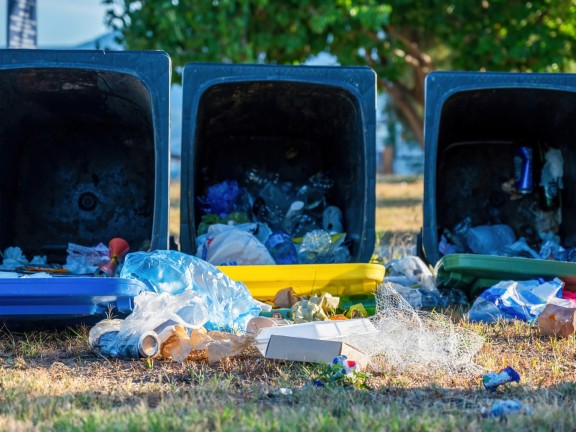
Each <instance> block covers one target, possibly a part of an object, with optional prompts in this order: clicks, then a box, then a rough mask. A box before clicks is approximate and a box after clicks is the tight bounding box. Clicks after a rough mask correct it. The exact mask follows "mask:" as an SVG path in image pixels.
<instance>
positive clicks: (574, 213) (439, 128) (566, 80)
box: [423, 72, 576, 264]
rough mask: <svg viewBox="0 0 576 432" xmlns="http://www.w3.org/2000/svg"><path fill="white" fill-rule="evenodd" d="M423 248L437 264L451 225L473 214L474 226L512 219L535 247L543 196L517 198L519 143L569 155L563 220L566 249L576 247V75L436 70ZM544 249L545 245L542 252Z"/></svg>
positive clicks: (431, 81)
mask: <svg viewBox="0 0 576 432" xmlns="http://www.w3.org/2000/svg"><path fill="white" fill-rule="evenodd" d="M426 91H427V94H426V121H425V145H426V156H425V158H426V161H425V186H424V230H423V246H424V253H425V257H426V259H427V260H428V261H429V262H430V263H431V264H436V262H438V260H439V259H440V257H441V255H440V253H439V251H438V240H439V238H440V235H441V234H442V232H443V230H444V229H445V228H448V229H453V228H454V226H455V225H456V224H457V223H459V222H460V221H462V220H463V219H464V218H466V217H470V218H471V221H472V226H476V225H483V224H507V225H509V226H511V227H512V228H513V230H514V232H515V234H516V237H525V238H526V239H527V241H528V243H529V244H537V243H538V242H539V241H540V240H539V238H538V233H537V232H536V230H535V228H534V212H533V210H535V209H536V208H538V201H539V195H538V192H537V190H535V192H534V193H532V194H529V195H526V196H524V197H523V198H521V199H518V200H511V199H510V197H509V195H507V194H506V193H505V192H503V191H502V184H503V183H504V182H506V181H507V180H510V179H511V178H513V177H514V165H513V157H514V151H515V148H516V146H517V145H518V143H522V142H524V143H528V144H529V145H532V146H533V147H534V158H535V161H534V163H535V167H534V184H535V185H536V186H537V185H538V183H539V180H540V179H539V170H541V165H538V163H537V161H536V158H537V151H538V143H546V144H547V145H549V146H551V147H554V148H559V149H560V150H561V151H562V156H563V158H564V189H563V190H562V191H561V194H562V221H563V223H562V224H561V226H560V232H559V235H560V237H561V239H562V244H563V245H564V246H565V247H572V246H576V223H574V220H576V219H575V217H576V171H575V168H574V166H575V162H576V146H575V143H574V138H573V137H574V136H575V135H576V122H575V121H574V118H576V92H575V91H576V76H572V75H561V74H519V73H448V72H444V73H433V74H430V75H429V77H428V78H427V81H426ZM537 250H538V249H537Z"/></svg>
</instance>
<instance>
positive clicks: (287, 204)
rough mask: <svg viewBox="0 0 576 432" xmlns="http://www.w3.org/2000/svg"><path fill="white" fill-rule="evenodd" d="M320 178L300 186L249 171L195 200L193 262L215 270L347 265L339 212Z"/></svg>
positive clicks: (329, 184)
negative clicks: (196, 221)
mask: <svg viewBox="0 0 576 432" xmlns="http://www.w3.org/2000/svg"><path fill="white" fill-rule="evenodd" d="M333 188H334V180H333V179H332V178H331V176H330V175H329V174H327V173H324V172H318V173H316V174H314V175H312V176H310V177H309V178H308V179H307V181H306V182H304V183H295V182H291V181H286V180H285V179H283V178H280V176H279V174H278V173H272V172H265V171H262V170H258V169H256V168H252V169H250V170H248V171H247V173H246V174H245V176H244V179H242V180H241V181H240V182H239V181H238V180H236V179H231V180H225V181H222V182H219V183H216V184H213V185H211V186H209V187H208V188H207V190H206V193H205V194H204V195H203V196H201V197H198V198H197V199H198V203H199V207H200V212H201V220H200V223H199V224H198V227H197V244H198V250H197V256H198V257H200V258H202V259H204V260H206V261H208V262H210V263H212V264H214V265H217V266H222V265H268V264H313V263H346V262H349V261H350V250H349V242H348V240H347V238H346V232H345V229H344V227H343V218H342V210H341V209H340V208H338V207H337V206H334V205H332V204H331V203H332V202H333V199H332V193H333Z"/></svg>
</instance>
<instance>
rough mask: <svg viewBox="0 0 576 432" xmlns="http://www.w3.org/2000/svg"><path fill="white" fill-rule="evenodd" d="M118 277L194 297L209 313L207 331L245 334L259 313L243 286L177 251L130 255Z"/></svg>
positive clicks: (203, 262) (204, 262)
mask: <svg viewBox="0 0 576 432" xmlns="http://www.w3.org/2000/svg"><path fill="white" fill-rule="evenodd" d="M120 277H123V278H126V279H137V280H140V281H142V282H144V284H146V286H147V287H148V288H149V289H150V291H153V292H156V293H168V294H172V295H179V294H182V293H185V292H191V293H194V294H197V295H198V296H199V297H200V298H201V299H202V303H203V305H204V307H205V308H206V310H207V312H208V320H207V322H206V323H205V324H204V327H205V328H206V329H207V330H225V331H237V330H239V331H242V332H244V331H245V330H246V324H247V323H248V321H249V320H250V319H251V318H252V317H255V316H258V315H259V313H260V310H261V309H260V306H259V305H258V303H257V302H256V301H255V300H254V299H253V298H252V296H251V294H250V292H249V291H248V288H246V286H245V285H244V284H242V283H241V282H236V281H234V280H232V279H230V278H229V277H228V276H226V275H225V274H224V273H222V272H221V271H220V270H218V269H217V268H216V267H214V266H213V265H212V264H210V263H208V262H206V261H203V260H201V259H199V258H197V257H194V256H191V255H186V254H184V253H181V252H177V251H172V250H169V251H165V250H157V251H154V252H150V253H147V252H135V253H130V254H128V255H126V259H125V262H124V266H123V267H122V271H121V272H120Z"/></svg>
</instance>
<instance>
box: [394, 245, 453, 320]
mask: <svg viewBox="0 0 576 432" xmlns="http://www.w3.org/2000/svg"><path fill="white" fill-rule="evenodd" d="M384 281H385V282H389V283H391V284H392V286H391V287H392V288H393V289H394V290H395V291H397V292H398V293H399V294H400V295H401V296H402V297H404V299H405V300H406V301H407V302H408V303H409V304H410V306H412V308H414V309H416V310H420V309H422V308H426V309H433V308H435V307H438V306H445V304H444V303H445V302H444V301H443V300H442V294H441V293H440V291H439V290H438V289H437V288H436V285H435V281H434V275H433V274H432V271H431V270H430V268H428V266H427V265H426V264H424V262H423V261H422V260H421V259H420V258H419V257H417V256H407V257H403V258H400V259H394V260H390V261H389V262H388V263H387V264H386V277H385V278H384Z"/></svg>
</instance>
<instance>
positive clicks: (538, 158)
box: [438, 142, 576, 262]
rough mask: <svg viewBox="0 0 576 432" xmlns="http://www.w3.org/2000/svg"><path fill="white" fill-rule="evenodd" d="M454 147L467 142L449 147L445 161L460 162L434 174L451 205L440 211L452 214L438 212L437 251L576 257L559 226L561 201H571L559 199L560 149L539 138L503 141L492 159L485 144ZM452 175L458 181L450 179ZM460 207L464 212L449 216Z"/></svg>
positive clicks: (575, 247) (573, 241) (570, 238)
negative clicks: (440, 222) (440, 215)
mask: <svg viewBox="0 0 576 432" xmlns="http://www.w3.org/2000/svg"><path fill="white" fill-rule="evenodd" d="M459 147H466V146H455V147H454V148H453V149H451V151H450V155H448V156H447V159H446V161H445V163H446V164H454V163H459V164H461V166H458V167H457V168H454V169H453V170H452V172H451V173H442V174H439V176H440V177H441V180H440V182H441V184H442V185H443V194H444V195H445V196H444V200H445V201H446V202H447V201H448V200H449V201H451V206H450V208H445V207H442V208H441V209H440V211H441V212H444V213H447V212H448V211H452V216H446V217H443V218H442V219H443V220H444V221H445V222H446V224H445V226H444V228H443V229H442V230H441V232H440V233H439V234H440V237H439V244H438V250H439V252H440V253H441V255H449V254H454V253H474V254H485V255H499V256H509V257H526V258H536V259H543V260H555V261H569V262H576V236H574V235H570V234H569V230H567V229H563V217H564V218H566V214H565V213H564V212H563V210H564V209H563V206H564V205H566V204H567V205H570V203H569V202H567V203H566V204H565V203H563V199H562V190H563V189H564V158H563V155H562V151H561V150H560V149H558V148H554V147H551V146H549V145H547V144H545V143H541V142H536V143H531V142H517V143H514V145H513V146H508V145H506V146H502V147H503V148H502V149H500V150H499V154H500V159H499V160H498V161H494V160H493V159H489V155H492V157H493V154H494V153H493V152H494V148H491V147H490V145H489V144H486V145H485V146H484V147H485V148H482V146H480V145H475V146H468V147H470V148H467V149H462V148H459ZM511 149H514V150H513V151H514V153H513V154H512V153H511ZM483 164H489V165H487V166H484V165H483ZM496 171H500V172H496ZM457 177H459V178H460V180H461V181H460V182H456V183H454V182H455V181H456V180H457ZM464 179H465V180H464ZM466 206H467V208H466ZM465 213H467V214H468V215H469V216H466V217H464V218H461V219H459V220H456V221H454V223H452V222H450V221H451V220H454V218H455V217H458V216H456V215H460V216H459V217H462V215H463V214H465ZM564 223H569V222H568V221H566V220H565V221H564Z"/></svg>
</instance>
